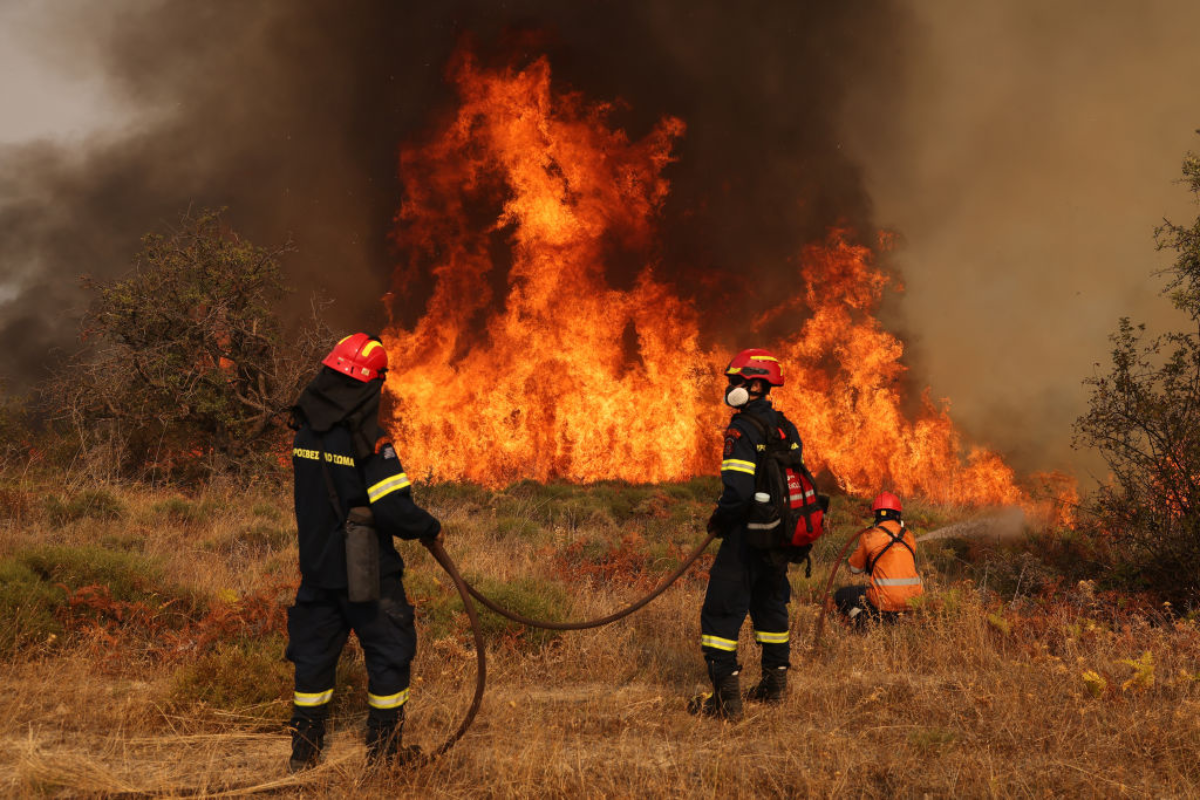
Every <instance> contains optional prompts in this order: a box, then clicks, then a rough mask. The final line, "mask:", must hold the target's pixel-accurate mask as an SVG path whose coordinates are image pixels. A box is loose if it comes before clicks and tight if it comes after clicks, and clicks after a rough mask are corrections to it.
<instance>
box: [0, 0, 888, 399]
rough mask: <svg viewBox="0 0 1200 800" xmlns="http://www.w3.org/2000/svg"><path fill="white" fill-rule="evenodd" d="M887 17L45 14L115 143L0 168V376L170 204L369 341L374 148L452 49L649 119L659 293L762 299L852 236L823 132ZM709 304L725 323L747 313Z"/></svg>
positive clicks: (26, 150)
mask: <svg viewBox="0 0 1200 800" xmlns="http://www.w3.org/2000/svg"><path fill="white" fill-rule="evenodd" d="M889 5H890V4H889V3H887V2H876V3H863V4H855V5H854V6H853V7H852V8H838V7H835V8H832V9H826V8H819V7H817V4H770V3H762V4H755V3H749V4H743V5H741V6H738V10H737V11H736V13H735V12H733V11H732V10H731V9H732V7H731V6H729V5H728V4H726V3H723V2H719V1H718V0H707V1H706V2H693V1H692V0H686V1H685V0H670V2H661V1H660V2H651V3H644V4H643V3H631V4H624V5H617V4H611V3H601V2H582V3H558V2H510V3H506V4H497V3H494V2H487V1H485V0H478V1H477V2H448V3H415V2H384V1H383V0H364V1H362V2H353V3H344V2H334V1H333V0H317V1H316V2H305V3H287V2H275V3H259V4H246V3H241V2H208V3H194V2H190V0H165V1H160V2H158V3H155V4H147V3H145V2H129V3H126V4H116V3H113V2H104V3H99V2H95V3H92V2H75V3H72V4H70V5H67V6H63V7H62V8H63V11H62V13H60V14H59V15H57V16H55V17H54V18H53V19H52V20H51V21H50V24H49V25H48V29H47V30H45V31H42V32H41V35H42V36H43V39H44V42H45V47H46V48H47V50H48V51H50V50H53V53H54V54H56V57H59V58H64V57H65V58H69V59H71V60H72V66H73V68H74V69H76V70H78V71H80V72H85V73H86V72H89V71H98V72H99V73H101V74H102V75H104V76H105V78H106V80H107V82H108V85H109V86H110V87H112V89H113V91H114V92H115V93H116V94H117V96H118V97H119V98H120V99H121V100H122V101H123V102H124V103H126V104H127V105H128V106H129V107H131V108H134V109H136V110H138V112H139V113H138V115H137V116H136V117H134V120H135V123H134V126H133V127H131V128H130V129H129V130H127V131H124V132H121V133H119V134H113V133H109V134H107V135H106V136H105V137H104V138H95V139H93V140H90V141H85V142H83V143H82V144H81V145H79V146H69V147H68V146H62V145H56V144H51V143H48V142H41V143H35V144H30V145H22V146H18V147H9V148H7V149H5V150H2V151H0V192H2V195H0V197H2V200H0V271H2V273H3V276H4V279H3V282H4V283H5V284H6V285H7V286H8V287H9V289H8V291H9V292H10V293H11V292H12V288H11V287H12V285H13V277H14V276H16V281H15V283H16V285H17V286H18V287H19V289H18V291H19V295H18V296H17V297H15V298H13V299H10V300H8V301H7V302H5V300H4V298H3V297H0V374H2V375H4V376H5V377H6V378H7V379H8V380H9V381H10V382H11V383H16V384H17V385H20V384H22V383H28V382H29V381H32V380H35V379H37V378H39V377H41V375H42V370H43V369H44V365H45V363H46V354H47V352H48V351H49V350H51V349H55V348H57V349H59V350H61V351H64V352H67V351H70V350H71V348H72V347H73V344H74V341H75V336H76V333H77V331H76V330H75V324H74V320H75V319H77V318H78V315H79V313H80V312H81V311H82V310H83V306H84V304H85V298H84V296H83V295H82V294H81V293H80V291H79V290H78V287H77V277H78V276H79V275H80V274H82V273H90V274H92V275H95V276H97V277H100V278H108V277H111V276H114V275H117V274H120V273H122V272H123V271H124V270H126V269H127V268H128V264H129V261H130V257H131V256H132V255H133V254H134V253H135V252H136V251H137V249H138V237H139V236H141V235H142V234H144V233H146V232H148V231H152V230H163V229H164V227H166V226H168V225H170V224H171V223H173V222H175V221H177V220H178V218H179V215H180V214H181V212H183V211H184V210H185V209H187V208H188V207H189V206H197V207H199V206H227V207H228V208H229V212H228V215H227V218H228V221H229V222H230V223H231V224H232V225H233V226H234V227H235V228H236V229H238V230H239V231H240V232H241V233H242V234H243V235H245V236H248V237H249V238H250V239H251V240H253V241H256V242H259V243H262V244H273V243H279V242H282V241H285V240H287V239H288V238H289V237H290V238H291V239H292V240H293V241H294V243H295V245H296V247H297V248H298V252H297V253H296V254H295V255H294V256H293V257H292V258H290V259H289V262H288V264H287V266H288V269H289V270H290V279H291V282H292V283H293V284H294V285H295V286H296V287H297V288H298V289H299V290H300V291H299V292H298V293H297V298H296V304H297V308H298V309H299V308H301V307H302V306H303V305H304V304H305V303H306V299H307V296H308V294H309V292H310V291H311V290H314V289H317V290H321V291H323V292H324V293H326V294H327V295H329V296H330V297H332V298H333V299H334V300H335V301H336V305H335V307H334V313H335V320H336V321H338V322H340V323H341V324H343V325H345V326H350V327H365V328H370V327H376V326H378V325H379V324H380V323H381V322H382V319H381V314H382V306H381V304H380V302H379V298H380V296H381V295H382V294H383V292H384V291H385V290H386V289H387V288H388V277H389V275H390V273H391V271H392V267H393V265H394V264H395V263H396V261H397V257H396V253H395V252H394V251H393V250H391V249H390V247H391V246H390V245H389V242H388V237H387V233H388V231H389V230H390V228H391V225H392V218H393V215H394V214H395V212H396V210H397V208H398V206H399V204H400V201H401V196H400V184H399V181H398V180H397V177H396V163H397V161H396V156H397V150H398V146H399V145H400V143H401V142H404V141H411V140H415V139H419V138H420V137H421V136H422V134H423V133H424V132H426V131H427V130H428V129H429V128H430V127H431V126H433V125H434V123H435V122H436V120H437V119H438V118H439V115H444V114H446V113H448V112H449V111H450V109H452V108H453V105H454V102H455V98H454V96H453V92H452V89H451V88H450V86H449V85H448V83H447V82H446V80H445V77H444V72H445V69H446V65H447V63H448V62H449V61H450V59H451V56H452V54H453V52H454V51H455V48H456V47H458V46H460V44H461V43H462V42H463V41H464V40H465V39H469V40H472V41H474V42H475V47H477V48H478V49H479V50H480V51H482V57H483V58H485V59H491V60H492V61H494V62H500V61H508V60H510V59H511V60H515V61H516V62H517V63H518V64H520V63H522V62H523V61H524V62H527V61H528V60H530V59H531V58H533V57H535V56H537V55H540V54H541V53H547V54H548V55H549V57H550V59H551V64H552V67H553V69H554V75H555V80H556V81H559V82H560V85H562V86H564V87H572V88H575V89H578V90H581V91H583V92H584V93H585V94H586V95H587V96H589V97H591V98H595V99H601V100H612V99H617V98H620V99H622V100H623V101H625V103H626V104H627V106H626V107H625V108H624V109H623V110H620V111H618V112H617V120H616V121H617V122H618V123H619V124H622V125H625V126H627V127H628V129H629V131H630V135H631V136H640V135H641V134H642V133H644V132H645V130H647V129H648V128H649V126H650V125H652V124H653V123H654V122H655V121H656V120H657V119H658V118H659V117H660V116H662V115H663V114H674V115H677V116H680V117H683V118H684V119H685V120H686V121H687V123H688V125H689V131H688V134H687V136H686V137H685V139H684V140H683V141H682V143H681V144H680V147H679V151H678V155H679V161H678V162H677V163H676V164H675V165H673V166H672V167H671V170H670V173H669V176H670V178H671V179H672V180H673V181H674V182H675V188H674V190H673V192H672V199H671V206H670V207H669V208H668V209H666V210H665V217H666V220H665V223H666V224H665V234H664V241H663V243H662V252H661V253H656V254H653V256H654V257H659V258H661V259H662V263H663V264H664V267H665V269H666V272H667V273H668V274H667V276H666V277H679V276H681V275H683V274H689V275H694V274H695V272H696V271H697V270H702V271H705V272H706V273H709V274H710V275H712V276H715V277H712V278H710V279H709V280H708V281H705V282H704V283H703V286H704V287H707V289H706V291H707V292H708V293H709V296H708V297H702V298H699V299H700V300H701V301H702V302H706V303H716V302H718V301H719V300H721V299H722V298H726V297H728V296H729V295H731V294H733V293H732V292H731V291H730V290H729V287H728V286H727V285H726V284H725V282H724V281H722V280H721V276H724V275H739V274H744V273H745V272H746V271H747V270H755V271H757V272H758V273H760V274H761V276H762V278H761V280H760V281H759V282H757V284H756V285H755V286H754V287H752V292H751V293H750V295H752V294H754V293H760V292H761V293H764V294H769V293H770V292H771V291H772V290H773V289H774V288H776V286H777V284H778V282H779V281H780V280H781V279H782V278H781V276H782V275H783V274H784V273H785V271H788V270H787V262H788V260H789V259H790V258H791V257H792V256H793V255H794V253H795V252H796V251H797V249H798V248H799V246H800V245H801V244H803V243H804V242H805V241H807V240H808V239H810V238H814V237H818V236H820V234H821V232H822V231H823V230H824V228H825V227H826V226H827V225H829V224H830V223H832V222H834V221H836V220H838V219H842V218H845V219H847V220H849V221H851V222H853V223H855V224H858V225H860V226H864V227H866V228H869V224H868V202H867V197H866V194H865V193H864V191H863V188H862V181H861V179H860V177H859V173H858V170H857V168H856V167H855V166H854V165H853V164H852V163H851V162H850V161H849V159H848V158H847V157H846V156H845V155H844V154H843V153H842V152H841V151H840V150H839V149H838V146H837V142H836V135H835V124H834V121H835V119H836V117H837V114H838V109H839V108H840V105H841V103H842V100H843V98H844V96H845V94H846V91H847V87H848V86H849V85H851V84H852V82H853V75H854V74H855V73H856V72H858V71H861V70H863V69H866V70H867V71H872V70H878V69H880V56H879V55H878V54H885V55H886V53H888V52H890V50H889V49H888V48H886V47H881V46H879V45H881V44H882V43H883V39H884V38H885V37H884V30H885V29H889V28H891V29H894V28H896V26H898V25H900V20H899V19H898V18H897V17H896V14H895V13H894V12H893V11H891V10H889ZM883 60H885V61H886V58H884V59H883ZM864 65H865V66H864ZM644 257H645V256H644V254H642V256H641V258H643V259H644ZM631 266H632V264H631ZM793 269H794V267H793ZM631 272H632V270H631ZM619 279H620V277H619V276H618V280H619ZM689 283H692V284H695V283H696V282H695V281H690V282H689ZM741 294H742V299H743V300H746V298H747V297H749V296H750V295H748V294H747V293H741ZM408 300H409V302H407V303H405V302H402V303H400V304H399V307H400V308H401V309H402V310H403V311H404V312H405V313H407V314H409V315H410V316H411V315H415V314H417V313H419V312H420V310H421V300H422V296H421V292H420V287H414V294H413V297H411V298H408ZM746 302H747V303H748V304H749V305H752V299H751V300H749V301H746ZM726 303H727V306H726V308H727V310H728V311H729V312H730V313H731V314H732V316H733V317H735V318H736V317H738V316H739V315H741V313H742V312H743V311H745V313H746V314H749V313H750V311H749V310H747V309H745V308H744V307H743V306H739V305H738V303H737V302H731V301H726Z"/></svg>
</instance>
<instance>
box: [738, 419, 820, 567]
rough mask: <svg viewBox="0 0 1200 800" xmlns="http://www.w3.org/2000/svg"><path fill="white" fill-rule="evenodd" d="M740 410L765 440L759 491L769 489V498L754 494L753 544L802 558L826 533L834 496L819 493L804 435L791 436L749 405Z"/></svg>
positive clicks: (750, 528) (757, 483)
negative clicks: (805, 453)
mask: <svg viewBox="0 0 1200 800" xmlns="http://www.w3.org/2000/svg"><path fill="white" fill-rule="evenodd" d="M776 413H778V412H776ZM740 416H741V417H742V418H744V419H745V420H747V421H748V422H750V423H751V424H752V425H753V426H754V427H756V428H757V429H758V431H759V433H761V434H762V435H763V438H764V439H765V440H766V444H763V445H759V451H760V452H761V453H762V458H761V459H760V460H759V465H758V469H756V470H755V472H754V491H755V494H756V495H761V494H765V495H767V497H768V500H767V501H766V502H760V501H759V500H758V499H757V498H756V499H755V501H754V504H753V506H752V508H751V511H750V522H749V523H748V524H747V526H746V533H747V539H748V541H749V542H750V544H751V545H752V546H754V547H759V548H762V549H767V550H774V549H782V550H784V551H785V553H786V554H787V555H788V556H789V558H788V560H789V561H802V560H804V559H805V558H807V556H808V552H809V550H811V549H812V544H813V542H815V541H816V540H817V539H818V538H820V536H821V535H822V534H823V533H825V512H826V511H828V510H829V498H828V497H827V496H826V495H823V494H818V493H817V489H816V481H815V480H814V479H813V476H812V473H811V472H809V471H808V467H806V466H804V457H803V450H802V447H801V445H800V442H799V441H796V442H793V441H791V440H789V439H788V437H787V436H786V435H785V434H784V432H783V429H782V428H778V427H775V426H773V425H769V424H767V423H766V421H765V420H762V419H760V418H758V417H756V416H754V415H752V414H748V413H746V412H745V411H743V412H742V413H741V415H740ZM779 416H780V418H781V419H783V418H784V417H783V415H782V414H779Z"/></svg>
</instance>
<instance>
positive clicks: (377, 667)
mask: <svg viewBox="0 0 1200 800" xmlns="http://www.w3.org/2000/svg"><path fill="white" fill-rule="evenodd" d="M350 631H354V633H355V635H356V636H358V641H359V644H361V645H362V649H363V655H364V657H365V660H366V663H367V705H368V706H369V707H370V710H369V712H368V713H369V716H370V717H371V718H372V719H375V720H377V721H380V722H383V721H389V720H394V719H396V718H397V717H398V716H399V714H400V712H401V710H402V709H403V707H404V704H405V703H406V702H407V701H408V686H409V667H410V665H411V664H412V660H413V657H414V656H415V655H416V653H417V631H416V628H415V626H414V625H413V607H412V605H411V604H410V603H409V602H408V597H407V596H406V595H405V593H404V583H403V581H402V580H401V574H400V573H395V574H393V575H388V576H384V577H383V580H382V581H381V587H380V600H379V601H378V602H370V603H351V602H350V601H349V599H348V598H347V596H346V590H345V589H321V588H318V587H314V586H306V585H304V584H301V586H300V589H299V590H298V591H297V592H296V603H295V605H293V606H292V607H291V608H289V609H288V648H287V658H288V660H289V661H291V662H292V663H293V664H294V665H295V667H296V691H295V696H294V698H293V702H294V715H293V716H294V718H295V719H299V720H311V721H314V722H315V721H317V720H323V719H324V718H325V717H326V715H327V714H328V710H329V702H330V700H332V699H333V688H334V682H335V674H336V671H337V663H338V658H339V657H340V656H341V654H342V648H343V647H345V645H346V639H347V638H348V637H349V635H350Z"/></svg>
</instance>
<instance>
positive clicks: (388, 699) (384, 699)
mask: <svg viewBox="0 0 1200 800" xmlns="http://www.w3.org/2000/svg"><path fill="white" fill-rule="evenodd" d="M407 702H408V689H405V690H403V691H400V692H396V693H395V694H388V695H377V694H371V693H370V692H367V705H369V706H370V707H371V708H378V709H382V710H387V709H393V708H400V706H402V705H404V704H405V703H407Z"/></svg>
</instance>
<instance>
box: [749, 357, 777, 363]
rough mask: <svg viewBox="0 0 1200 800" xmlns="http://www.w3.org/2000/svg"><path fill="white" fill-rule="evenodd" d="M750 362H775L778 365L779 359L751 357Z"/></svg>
mask: <svg viewBox="0 0 1200 800" xmlns="http://www.w3.org/2000/svg"><path fill="white" fill-rule="evenodd" d="M750 360H751V361H774V362H775V363H776V364H778V363H779V359H778V358H776V357H775V356H750Z"/></svg>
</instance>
